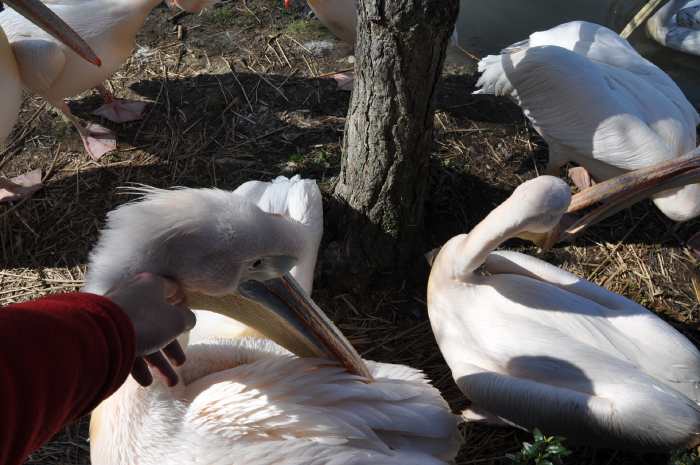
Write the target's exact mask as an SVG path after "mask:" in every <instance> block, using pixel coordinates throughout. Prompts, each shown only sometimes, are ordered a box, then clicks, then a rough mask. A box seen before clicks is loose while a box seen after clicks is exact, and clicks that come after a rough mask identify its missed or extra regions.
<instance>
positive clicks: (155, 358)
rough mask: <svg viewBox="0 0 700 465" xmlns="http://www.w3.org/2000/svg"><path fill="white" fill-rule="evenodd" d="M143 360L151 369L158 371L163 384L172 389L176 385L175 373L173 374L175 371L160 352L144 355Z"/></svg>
mask: <svg viewBox="0 0 700 465" xmlns="http://www.w3.org/2000/svg"><path fill="white" fill-rule="evenodd" d="M183 355H184V354H183ZM144 358H145V359H146V361H147V362H148V364H149V365H150V366H151V367H152V368H155V369H156V370H158V371H159V372H160V374H161V375H163V377H165V382H166V384H167V385H168V386H170V387H173V386H175V385H176V384H177V381H178V377H177V373H175V370H174V369H173V367H172V366H170V363H169V362H168V361H167V360H166V358H165V356H164V355H163V353H162V352H155V353H152V354H150V355H146V356H145V357H144Z"/></svg>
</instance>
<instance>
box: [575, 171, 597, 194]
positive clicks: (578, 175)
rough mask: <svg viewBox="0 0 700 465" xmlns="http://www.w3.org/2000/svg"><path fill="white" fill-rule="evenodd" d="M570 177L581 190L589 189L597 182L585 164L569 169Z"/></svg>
mask: <svg viewBox="0 0 700 465" xmlns="http://www.w3.org/2000/svg"><path fill="white" fill-rule="evenodd" d="M569 178H571V181H573V183H574V185H575V186H576V187H578V190H580V191H582V190H584V189H588V188H589V187H591V186H592V185H593V184H595V181H594V180H593V178H591V175H590V174H589V173H588V170H587V169H586V168H584V167H583V166H576V167H574V168H571V169H570V170H569Z"/></svg>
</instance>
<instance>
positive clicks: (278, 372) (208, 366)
mask: <svg viewBox="0 0 700 465" xmlns="http://www.w3.org/2000/svg"><path fill="white" fill-rule="evenodd" d="M368 366H369V368H370V370H371V372H372V374H373V376H374V378H375V382H373V383H369V384H368V383H365V382H363V381H361V380H360V379H358V378H357V377H356V376H353V375H350V374H348V373H346V372H345V371H343V370H342V369H341V368H339V367H338V366H335V365H333V364H332V363H330V362H328V361H324V360H316V359H300V358H297V357H294V356H292V355H291V354H289V353H288V352H286V351H285V350H284V349H282V348H280V347H279V346H277V345H276V344H274V343H272V342H271V341H267V340H262V339H255V338H241V339H237V340H231V339H216V338H213V339H210V340H209V341H206V342H204V343H201V344H195V345H193V346H191V347H190V348H189V349H188V363H187V364H186V365H185V366H184V367H183V369H182V371H181V377H182V379H183V382H182V383H180V384H179V385H178V386H177V387H176V388H174V389H173V390H171V389H169V388H167V387H165V385H164V384H162V383H160V382H158V383H157V384H155V385H154V386H152V387H150V388H148V389H143V388H140V387H137V386H135V385H134V382H133V380H129V383H130V384H131V385H130V386H129V387H128V388H127V389H123V390H120V391H119V392H118V393H117V394H116V395H115V396H113V397H112V398H110V399H109V400H107V401H106V402H105V403H104V405H102V406H101V407H100V409H101V410H104V409H108V412H109V414H108V415H107V414H105V413H102V414H101V415H100V419H99V421H100V426H99V427H98V426H95V428H94V431H95V432H96V433H97V432H98V431H99V433H100V434H99V435H96V436H95V437H92V442H93V444H92V448H93V452H92V459H93V463H94V464H95V465H107V464H110V465H112V464H115V465H116V463H118V462H117V461H115V459H114V457H115V456H116V455H117V454H122V455H120V456H119V460H131V462H130V463H139V465H150V464H154V465H155V464H161V463H168V464H178V463H182V464H185V463H194V462H199V463H206V464H220V465H229V464H234V463H236V464H238V463H245V464H246V465H273V464H275V465H277V464H280V465H302V464H303V465H351V464H352V465H364V464H366V465H370V464H386V465H399V464H404V465H431V464H435V465H438V464H445V463H447V462H448V461H449V460H451V459H453V458H454V456H455V455H456V453H457V450H458V448H459V442H460V441H459V435H458V432H457V428H456V427H457V422H458V418H457V417H456V416H455V415H453V414H452V413H451V412H450V411H449V407H448V406H447V404H446V403H445V401H444V400H443V399H442V397H441V395H440V393H439V391H438V390H437V389H435V388H434V387H432V386H431V385H430V384H429V383H428V381H427V380H426V379H425V376H424V375H423V373H422V372H420V371H418V370H415V369H412V368H409V367H405V366H401V365H391V364H380V363H374V362H368ZM135 412H139V413H140V414H139V415H138V418H143V420H144V422H143V423H139V422H135V424H133V425H130V426H128V427H126V428H125V427H124V426H125V425H124V423H125V422H128V421H134V420H133V418H132V417H133V415H134V413H135ZM91 428H92V427H91ZM112 428H118V429H119V431H122V432H123V433H124V434H122V435H119V434H117V435H115V434H113V432H112V431H110V429H112ZM139 428H143V431H141V432H140V433H139V432H138V429H139ZM134 429H136V432H135V431H134ZM126 431H129V432H128V433H126ZM126 434H128V435H126ZM118 450H121V452H117V451H118ZM124 453H126V454H127V455H126V456H125V455H123V454H124ZM119 463H126V462H119Z"/></svg>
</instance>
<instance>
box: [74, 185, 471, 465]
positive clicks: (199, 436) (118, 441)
mask: <svg viewBox="0 0 700 465" xmlns="http://www.w3.org/2000/svg"><path fill="white" fill-rule="evenodd" d="M142 192H143V193H144V194H145V196H144V198H143V200H141V201H140V202H137V203H133V204H130V205H126V206H123V207H120V208H118V209H117V210H115V211H114V212H112V213H110V214H109V216H108V223H107V229H106V230H105V231H104V232H103V233H102V236H101V238H100V241H99V242H98V244H97V247H96V248H95V250H94V252H93V253H92V254H91V257H90V263H89V266H88V274H87V278H86V287H85V290H87V291H92V292H98V293H99V292H104V291H105V290H106V289H109V288H110V287H111V286H112V285H114V284H115V283H117V282H118V281H119V280H120V279H121V278H122V277H123V276H125V275H128V274H131V273H133V272H134V271H135V270H137V269H150V270H152V271H155V270H159V272H160V273H162V274H166V275H169V276H173V277H174V278H176V279H178V280H179V281H180V282H181V283H182V285H183V286H184V287H185V288H186V289H187V292H188V294H189V295H188V297H189V302H190V304H191V305H192V307H193V308H207V309H210V310H215V311H217V312H219V313H221V314H223V315H225V317H223V316H221V315H216V314H213V313H210V312H202V311H198V312H197V318H198V322H197V325H196V327H195V329H194V330H193V331H192V332H191V333H190V334H189V335H188V336H187V337H185V338H183V339H184V340H183V343H187V340H189V345H188V346H187V348H186V353H187V358H188V360H187V362H186V363H185V365H184V366H182V367H180V368H178V370H179V378H180V380H181V381H180V383H178V384H177V385H176V386H175V387H173V388H168V387H166V386H165V384H164V383H163V382H161V381H156V382H155V383H154V385H153V386H151V387H149V388H147V389H144V388H142V387H140V386H139V385H138V384H137V383H136V382H135V381H134V380H133V379H129V380H127V382H126V383H125V384H124V385H123V386H122V387H121V388H120V389H119V390H118V391H117V392H116V393H115V394H114V395H113V396H112V397H110V398H109V399H107V400H106V401H104V402H103V403H102V404H101V405H100V406H99V407H98V408H97V409H96V410H95V412H93V416H92V419H91V425H90V444H91V461H92V463H93V464H94V465H117V464H119V465H121V464H124V463H138V464H140V465H149V464H161V463H168V464H177V463H194V462H197V463H206V464H213V463H216V464H220V465H228V464H231V465H233V464H240V463H248V464H252V463H255V464H260V465H265V464H269V465H272V464H275V465H277V464H280V465H297V464H301V463H304V464H318V465H323V464H328V465H331V464H333V465H350V464H353V465H355V464H356V465H360V464H367V465H369V464H386V465H390V464H397V465H398V464H406V465H433V464H434V465H438V464H446V463H447V462H448V461H449V460H451V459H452V458H454V456H455V455H456V452H457V449H458V446H459V441H458V439H457V429H456V426H457V422H458V417H457V416H455V415H453V414H452V413H451V412H450V411H449V408H448V406H447V404H446V403H445V401H444V400H443V399H442V397H441V396H440V393H439V392H438V391H437V389H435V388H434V387H432V386H431V385H430V384H429V383H428V381H427V380H426V379H425V376H424V375H423V374H422V373H421V372H420V371H418V370H414V369H412V368H409V367H405V366H400V365H391V364H385V363H374V362H369V361H368V362H365V361H362V360H361V359H360V358H359V356H357V357H356V354H355V353H354V352H352V354H350V355H348V353H349V352H350V351H351V347H350V346H349V344H348V343H347V341H345V340H344V339H342V335H340V333H339V332H337V330H336V329H335V327H332V323H330V321H328V320H327V319H326V320H324V321H326V322H327V325H328V327H332V328H333V331H336V332H332V331H330V330H328V331H325V332H321V331H318V330H315V331H309V330H307V329H306V328H305V325H306V323H305V321H306V320H305V318H304V316H305V313H304V309H305V306H304V305H301V303H302V301H299V300H297V299H304V302H306V301H308V302H309V305H310V307H309V308H310V309H315V311H316V312H317V313H318V314H320V315H322V313H321V312H320V310H318V308H317V307H313V304H312V303H311V301H310V300H309V299H308V292H310V291H311V285H312V280H313V268H314V265H315V262H316V254H317V249H318V244H319V241H320V234H321V228H322V214H323V212H322V206H321V196H320V192H319V190H318V188H317V186H316V185H315V183H314V182H313V181H309V180H301V179H299V178H298V177H295V178H292V179H291V180H287V179H285V178H278V179H276V180H275V181H273V182H272V183H259V182H252V183H246V184H244V185H242V186H241V187H239V188H238V189H237V190H236V191H234V192H223V191H217V190H212V189H181V190H172V191H160V190H155V189H151V188H146V189H144V190H142ZM261 207H262V208H261ZM126 238H129V239H128V240H126ZM146 251H147V253H146ZM282 258H284V259H282ZM240 264H242V265H243V266H241V265H240ZM292 265H294V266H292ZM288 271H289V273H287V272H288ZM283 273H284V275H283V276H284V277H283V279H284V280H285V281H286V282H287V283H296V282H297V281H296V280H297V279H298V280H299V282H300V284H299V285H298V286H297V285H295V284H293V285H292V287H291V288H287V287H283V286H278V285H273V284H272V283H271V281H270V279H272V282H274V281H278V282H279V277H278V276H280V275H282V274H283ZM234 281H235V282H234ZM302 288H303V289H302ZM268 289H271V290H272V291H273V292H274V293H275V294H276V295H271V294H267V293H266V290H268ZM287 289H291V290H296V291H297V293H296V295H295V296H291V298H289V297H290V296H288V295H287V294H285V293H284V292H285V291H286V290H287ZM194 290H196V291H197V292H194ZM231 292H238V293H241V294H244V295H246V296H248V298H251V299H257V300H258V302H260V303H262V305H257V306H252V305H251V304H252V302H250V301H248V302H246V301H245V300H244V299H242V298H241V297H234V300H231V297H228V298H227V299H228V301H223V299H222V298H221V297H219V298H217V299H212V298H202V297H201V295H202V293H206V294H208V295H210V296H216V295H220V294H225V293H226V294H228V293H231ZM287 299H288V302H290V303H291V304H292V310H293V312H290V311H289V310H288V307H287V302H285V301H286V300H287ZM295 302H298V303H296V304H295ZM224 304H227V305H226V310H225V311H224V308H223V305H224ZM236 305H237V306H238V307H236ZM295 312H296V313H295ZM296 315H298V316H299V317H301V318H297V316H296ZM210 317H213V319H210ZM226 317H233V318H234V319H237V320H238V321H239V322H242V323H244V324H239V323H233V322H230V321H229V320H226V319H225V318H226ZM248 325H250V327H249V326H248ZM319 335H320V336H325V339H323V340H324V341H325V347H328V346H332V345H334V344H338V345H339V346H340V347H346V348H345V349H344V350H345V353H346V356H345V357H344V358H345V361H343V358H341V357H337V356H335V355H333V353H332V352H331V353H330V355H327V356H326V357H325V358H331V359H335V360H340V364H339V363H337V362H334V361H329V360H322V359H320V358H318V356H319V354H320V355H322V354H323V352H324V351H325V349H324V348H323V344H319V343H318V336H319ZM336 338H337V339H336ZM270 339H274V340H276V341H277V342H279V343H280V345H281V346H286V347H287V348H289V349H291V352H294V353H296V354H298V355H301V356H309V355H311V356H314V357H313V358H300V357H297V356H295V355H292V353H290V351H288V350H285V349H284V348H283V347H280V345H278V344H276V343H275V342H273V341H271V340H270ZM300 339H307V340H308V341H301V342H300V341H299V340H300ZM195 341H197V342H195ZM309 345H311V346H315V347H320V348H321V350H315V351H310V350H308V349H307V350H304V349H303V348H304V347H305V346H309ZM314 352H316V353H314ZM326 353H327V354H328V351H326ZM342 365H345V367H348V368H350V369H351V370H353V371H354V373H350V372H347V371H345V369H344V367H343V366H342Z"/></svg>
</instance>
